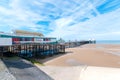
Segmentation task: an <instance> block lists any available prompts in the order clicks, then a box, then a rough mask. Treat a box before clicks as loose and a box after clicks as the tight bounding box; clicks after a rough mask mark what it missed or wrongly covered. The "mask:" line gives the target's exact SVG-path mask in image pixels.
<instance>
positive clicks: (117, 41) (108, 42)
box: [96, 40, 120, 44]
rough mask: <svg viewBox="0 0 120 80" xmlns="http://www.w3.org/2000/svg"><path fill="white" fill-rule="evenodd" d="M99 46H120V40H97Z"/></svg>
mask: <svg viewBox="0 0 120 80" xmlns="http://www.w3.org/2000/svg"><path fill="white" fill-rule="evenodd" d="M96 43H97V44H120V40H96Z"/></svg>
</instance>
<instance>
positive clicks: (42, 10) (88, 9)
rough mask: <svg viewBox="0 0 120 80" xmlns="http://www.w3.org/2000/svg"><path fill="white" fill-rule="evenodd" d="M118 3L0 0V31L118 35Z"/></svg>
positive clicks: (66, 35)
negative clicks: (18, 30) (19, 30)
mask: <svg viewBox="0 0 120 80" xmlns="http://www.w3.org/2000/svg"><path fill="white" fill-rule="evenodd" d="M119 5H120V2H119V0H102V1H101V0H58V1H56V0H25V1H24V0H1V1H0V27H1V28H0V31H6V32H11V30H13V29H23V30H29V31H37V32H42V33H43V34H45V35H46V36H53V37H58V38H60V37H62V38H64V39H66V40H69V39H71V40H74V39H78V40H81V39H89V38H95V39H105V38H108V37H109V38H110V35H115V36H116V35H117V36H119V35H120V34H119V31H120V28H119V26H120V24H119V21H120V15H119V14H120V6H119ZM115 32H117V33H115ZM107 36H108V37H107ZM114 39H120V38H119V37H114Z"/></svg>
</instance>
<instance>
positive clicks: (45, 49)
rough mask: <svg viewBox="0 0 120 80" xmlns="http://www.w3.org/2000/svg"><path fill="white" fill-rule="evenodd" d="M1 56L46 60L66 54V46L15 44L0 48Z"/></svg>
mask: <svg viewBox="0 0 120 80" xmlns="http://www.w3.org/2000/svg"><path fill="white" fill-rule="evenodd" d="M0 49H1V50H0V51H1V52H0V53H1V55H5V56H12V55H16V56H19V57H24V58H28V57H29V58H30V57H35V58H45V57H47V56H53V55H55V54H59V53H65V45H64V44H63V45H62V44H38V43H29V44H27V43H26V44H14V45H11V46H3V47H0Z"/></svg>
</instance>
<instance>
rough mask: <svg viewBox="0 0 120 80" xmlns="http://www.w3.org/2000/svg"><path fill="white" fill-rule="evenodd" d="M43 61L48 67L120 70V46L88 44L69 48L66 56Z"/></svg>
mask: <svg viewBox="0 0 120 80" xmlns="http://www.w3.org/2000/svg"><path fill="white" fill-rule="evenodd" d="M56 56H57V55H56ZM41 61H43V64H45V65H47V66H80V65H87V66H97V67H114V68H116V67H117V68H120V45H118V44H86V45H82V46H80V47H75V48H67V49H66V54H63V55H60V56H57V57H52V58H48V59H44V60H41Z"/></svg>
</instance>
